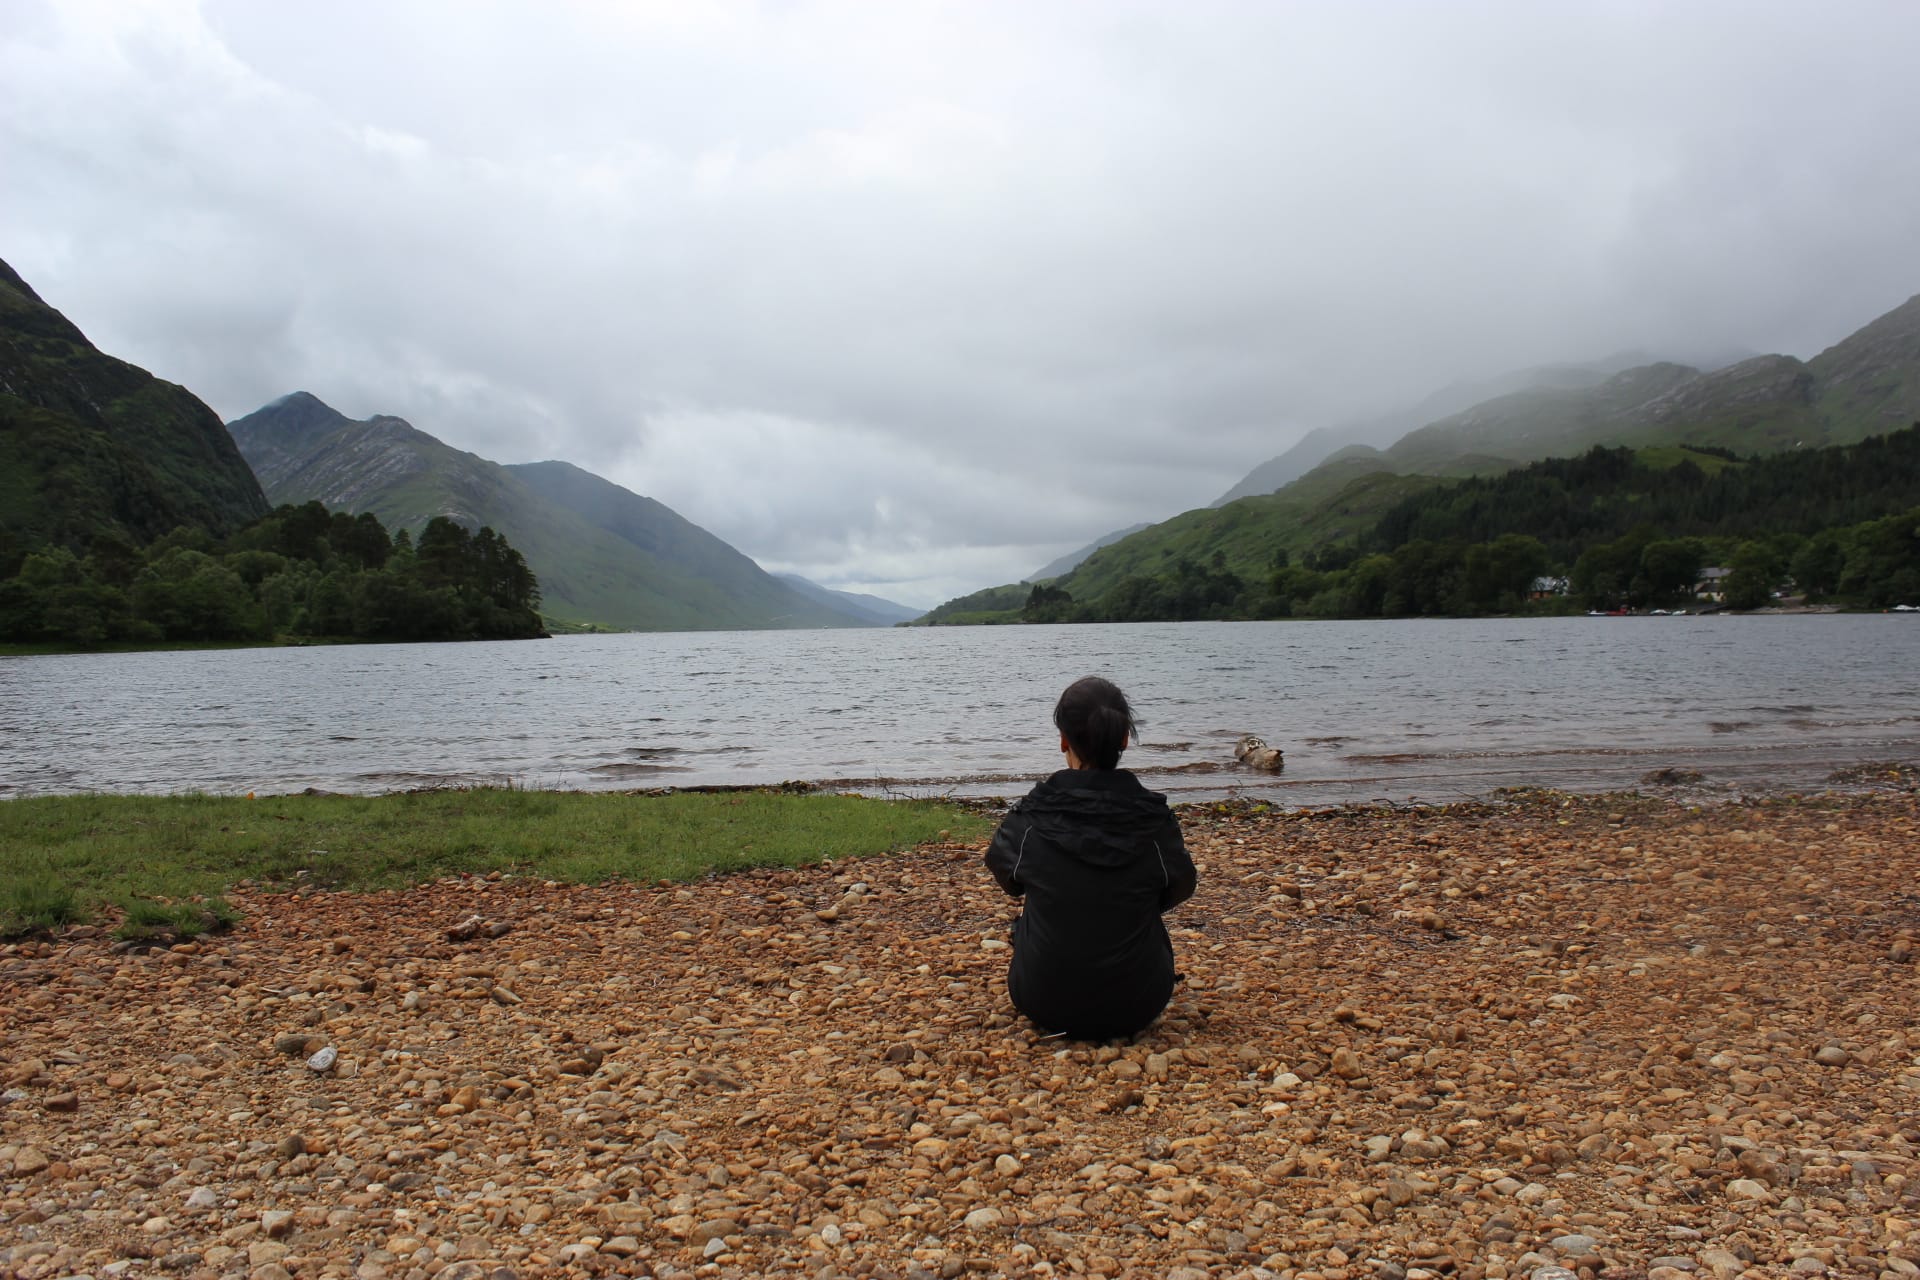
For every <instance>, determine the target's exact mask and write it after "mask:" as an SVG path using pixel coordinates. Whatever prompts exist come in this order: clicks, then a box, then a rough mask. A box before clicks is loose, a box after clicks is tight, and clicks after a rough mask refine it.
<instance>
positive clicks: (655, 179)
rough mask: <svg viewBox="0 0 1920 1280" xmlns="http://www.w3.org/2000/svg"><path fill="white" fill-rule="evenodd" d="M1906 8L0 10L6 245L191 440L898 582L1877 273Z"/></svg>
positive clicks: (1779, 308)
mask: <svg viewBox="0 0 1920 1280" xmlns="http://www.w3.org/2000/svg"><path fill="white" fill-rule="evenodd" d="M1916 54H1920V4H1914V3H1912V2H1911V0H1893V2H1890V3H1885V4H1871V3H1844V2H1840V3H1831V4H1818V5H1815V4H1811V3H1795V4H1768V3H1755V2H1754V0H1741V2H1739V3H1727V4H1713V3H1699V2H1687V3H1680V2H1678V0H1675V2H1672V3H1659V4H1650V3H1634V2H1631V0H1592V2H1591V3H1586V4H1563V3H1538V2H1536V0H1522V2H1517V3H1462V2H1457V0H1445V2H1442V0H1421V2H1419V3H1407V4H1386V3H1379V4H1369V3H1352V2H1350V0H1330V2H1329V3H1324V4H1291V3H1279V2H1277V0H1275V2H1272V3H1259V2H1256V0H1237V2H1233V3H1206V2H1204V0H1202V2H1199V3H1196V2H1194V0H1161V2H1160V3H1148V4H1134V3H1122V2H1114V0H1097V2H1096V0H1086V2H1084V3H1069V2H1067V0H1051V2H1050V0H1023V2H1020V3H1004V4H996V3H956V4H953V5H925V4H914V3H899V2H896V0H859V2H858V3H846V4H814V3H808V2H807V0H795V2H787V3H767V4H761V5H755V4H735V3H706V2H704V0H667V2H665V3H657V4H652V3H634V2H630V0H617V2H616V0H607V2H606V3H600V4H586V3H579V4H563V3H553V2H541V3H536V2H534V0H522V2H515V0H415V2H409V0H377V2H367V3H359V2H354V0H347V2H344V3H343V2H338V0H334V2H330V3H328V4H326V5H305V4H283V3H278V2H277V0H234V2H232V3H226V2H221V0H206V2H205V3H199V4H195V3H191V2H189V0H100V2H98V3H92V2H89V0H51V2H49V3H45V4H42V3H37V2H34V0H0V258H5V259H6V260H7V261H9V262H11V263H12V264H13V266H14V267H15V268H16V269H17V270H19V271H20V273H21V274H22V275H23V276H25V277H26V279H27V280H28V281H29V282H30V283H31V284H33V285H34V287H35V288H36V289H37V290H38V291H39V292H40V294H41V295H42V296H43V297H45V298H46V299H47V300H48V301H49V302H51V303H52V304H53V305H55V306H57V307H59V308H61V309H62V310H63V311H65V312H66V314H67V315H68V316H69V317H70V318H71V319H73V320H74V321H75V322H76V323H78V324H79V325H80V326H81V327H82V328H83V329H85V330H86V331H87V333H88V335H89V336H90V337H91V338H93V340H94V341H95V342H96V343H98V344H99V345H100V346H101V347H102V348H103V349H105V350H107V351H109V352H111V353H113V354H116V355H119V356H122V357H125V358H127V359H130V360H133V361H134V362H136V363H138V364H141V365H143V366H145V367H147V368H150V369H152V370H153V371H154V372H155V373H157V374H159V375H160V376H162V377H165V378H168V379H171V380H173V381H176V382H181V383H184V384H185V385H186V386H188V387H189V388H191V389H192V390H193V391H195V392H196V393H198V394H199V395H200V396H201V397H202V398H204V399H205V400H207V401H208V402H209V403H210V404H212V405H213V406H214V408H215V409H216V410H218V411H219V413H220V414H221V416H222V417H224V418H227V419H232V418H235V417H238V416H240V415H242V414H244V413H247V412H249V411H251V410H252V409H255V408H257V407H259V406H260V405H261V404H263V403H265V402H267V401H268V400H271V399H273V398H275V397H276V396H279V395H281V394H283V393H285V392H288V391H292V390H295V389H304V390H307V391H311V392H313V393H314V394H316V395H318V396H320V397H321V398H322V399H324V400H326V401H328V402H329V403H331V404H332V405H334V406H335V407H336V408H338V409H340V410H341V411H343V412H345V413H347V414H349V415H351V416H353V417H364V416H368V415H370V414H374V413H393V414H398V415H400V416H402V417H405V418H407V419H409V420H410V421H412V422H413V423H414V425H416V426H418V427H420V428H421V429H423V430H425V431H428V432H430V433H432V434H433V435H436V436H439V437H440V438H441V439H443V440H446V441H448V442H450V443H452V444H454V445H457V446H459V447H461V448H465V449H471V450H473V451H474V452H476V453H479V454H481V455H483V456H485V457H489V458H493V459H496V460H498V461H502V462H523V461H531V460H535V459H541V458H550V457H557V458H564V459H566V460H568V461H570V462H574V463H577V464H579V465H581V466H583V467H586V468H588V469H589V470H592V471H596V472H599V473H600V474H602V475H605V476H607V477H608V478H610V479H613V480H616V481H618V482H620V483H622V484H625V485H627V486H628V487H629V488H632V489H634V490H636V491H638V492H641V493H645V494H649V495H651V496H653V497H656V498H658V499H660V500H661V501H663V502H666V503H667V504H668V505H670V506H672V507H674V508H675V509H676V510H678V511H680V512H681V513H682V514H683V515H685V516H687V517H688V518H690V519H692V520H694V521H696V522H697V523H699V524H701V525H704V526H705V527H706V528H708V529H711V530H712V531H713V532H715V533H717V534H719V535H720V536H721V537H723V538H725V539H727V540H728V541H730V542H732V543H733V544H734V545H735V546H738V547H739V548H740V549H741V550H743V551H745V552H747V553H748V554H749V555H752V556H754V557H755V558H756V559H758V560H759V561H760V562H761V563H762V564H763V565H765V566H767V567H769V568H774V569H790V570H795V571H798V572H801V573H804V574H806V575H807V576H809V577H811V578H814V579H815V580H817V581H820V582H824V583H827V584H829V585H835V586H845V587H851V588H854V589H866V590H873V591H877V592H878V593H880V594H883V595H889V596H892V597H894V598H896V599H899V600H902V601H904V602H907V603H911V604H919V605H930V604H934V603H937V602H938V601H939V600H941V599H944V598H946V597H948V596H951V595H953V594H957V593H959V592H963V591H968V590H972V589H974V588H977V587H980V586H985V585H990V584H994V583H999V582H1005V581H1010V580H1014V579H1017V578H1019V577H1021V576H1023V575H1025V574H1028V573H1031V572H1032V571H1033V570H1035V569H1037V568H1038V567H1039V566H1040V565H1041V564H1043V563H1045V562H1046V561H1047V560H1049V559H1051V558H1053V557H1054V556H1055V555H1057V554H1059V553H1061V552H1062V551H1065V550H1068V549H1070V548H1071V547H1073V546H1077V545H1080V544H1082V543H1085V542H1087V541H1090V540H1092V539H1093V538H1094V537H1095V536H1097V535H1099V534H1102V533H1105V532H1107V531H1109V530H1111V529H1114V528H1118V527H1121V526H1125V525H1128V524H1132V523H1134V522H1136V521H1140V520H1158V519H1163V518H1165V517H1167V516H1169V515H1172V514H1174V513H1175V512H1178V511H1181V510H1185V509H1187V508H1190V507H1194V506H1200V505H1203V504H1205V503H1206V502H1208V501H1210V500H1211V499H1213V498H1214V497H1216V496H1217V495H1218V494H1220V493H1221V492H1222V491H1224V490H1225V489H1227V488H1228V487H1229V486H1230V485H1232V484H1233V483H1234V482H1235V481H1236V480H1238V479H1239V478H1240V477H1241V476H1242V475H1243V474H1245V472H1246V471H1248V470H1249V469H1250V468H1252V467H1253V466H1254V465H1255V464H1257V463H1259V462H1261V461H1262V460H1264V459H1266V458H1268V457H1270V456H1272V455H1273V454H1276V453H1278V452H1280V451H1282V450H1283V449H1285V448H1286V447H1287V446H1288V445H1290V444H1291V443H1293V441H1294V440H1296V439H1297V438H1298V437H1299V436H1300V435H1301V434H1303V433H1304V432H1305V431H1307V430H1309V429H1311V428H1312V427H1315V426H1321V425H1329V424H1335V423H1338V422H1340V421H1342V420H1345V419H1351V418H1353V417H1356V416H1359V415H1365V414H1368V413H1373V412H1379V411H1382V410H1386V409H1391V408H1395V407H1397V406H1399V405H1401V404H1404V403H1408V402H1412V401H1414V400H1417V399H1419V398H1420V397H1421V396H1423V395H1425V394H1426V393H1427V392H1429V391H1432V390H1434V389H1435V388H1437V387H1439V386H1442V385H1444V384H1446V383H1448V382H1450V381H1453V380H1456V379H1459V378H1465V377H1477V376H1485V375H1490V374H1494V373H1498V372H1501V371H1503V370H1508V369H1513V368H1519V367H1524V366H1528V365H1533V364H1538V363H1544V362H1551V361H1561V360H1585V359H1598V358H1601V357H1604V356H1607V355H1609V354H1611V353H1614V352H1617V351H1621V350H1628V349H1632V350H1644V351H1650V352H1654V353H1657V354H1662V355H1667V354H1671V355H1675V356H1679V357H1682V358H1685V357H1687V356H1695V355H1704V354H1706V353H1709V352H1718V351H1726V350H1742V349H1745V350H1754V351H1786V352H1790V353H1792V354H1795V355H1801V356H1806V355H1811V354H1813V353H1814V352H1815V351H1817V350H1819V349H1820V348H1821V347H1823V346H1825V345H1828V344H1829V343H1831V342H1833V341H1836V340H1838V339H1839V338H1840V337H1842V336H1844V335H1845V334H1846V333H1848V332H1849V331H1851V330H1852V329H1854V328H1857V327H1858V326H1859V325H1861V324H1863V323H1865V322H1866V321H1867V320H1869V319H1871V318H1873V317H1874V316H1876V315H1878V314H1880V313H1881V312H1884V311H1886V310H1888V309H1889V308H1891V307H1893V306H1895V305H1897V304H1899V303H1900V302H1902V301H1904V300H1905V299H1906V298H1907V297H1909V296H1910V295H1912V294H1913V293H1915V292H1920V75H1916V74H1915V71H1914V61H1915V56H1916Z"/></svg>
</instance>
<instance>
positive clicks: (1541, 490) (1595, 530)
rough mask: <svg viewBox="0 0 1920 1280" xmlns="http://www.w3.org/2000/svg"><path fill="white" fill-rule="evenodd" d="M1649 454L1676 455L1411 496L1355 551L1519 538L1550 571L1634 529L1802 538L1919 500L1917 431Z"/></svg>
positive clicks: (1575, 466) (1565, 463) (1595, 459)
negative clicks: (1656, 462)
mask: <svg viewBox="0 0 1920 1280" xmlns="http://www.w3.org/2000/svg"><path fill="white" fill-rule="evenodd" d="M1648 453H1649V454H1650V455H1653V456H1658V455H1661V454H1666V455H1668V456H1670V457H1672V456H1674V455H1678V456H1677V458H1675V461H1674V465H1672V466H1664V467H1663V466H1649V465H1647V462H1646V461H1645V460H1644V458H1643V457H1642V456H1641V455H1638V454H1636V453H1635V452H1634V451H1633V450H1631V449H1609V448H1604V447H1601V448H1594V449H1590V450H1588V451H1587V452H1586V453H1584V454H1581V455H1580V456H1578V457H1574V458H1550V459H1547V460H1546V461H1543V462H1536V463H1533V464H1531V465H1529V466H1526V467H1521V468H1518V469H1516V470H1513V471H1508V472H1505V473H1504V474H1501V475H1497V476H1481V477H1477V478H1474V479H1469V480H1463V481H1461V482H1460V483H1458V484H1454V485H1449V486H1447V487H1445V488H1440V489H1429V490H1427V491H1425V492H1423V493H1417V494H1414V495H1412V496H1411V497H1408V498H1406V499H1404V500H1402V501H1401V502H1399V503H1397V504H1395V505H1394V506H1393V507H1392V508H1391V509H1389V510H1388V511H1386V512H1385V513H1384V514H1382V516H1381V517H1380V519H1379V521H1378V522H1377V523H1376V524H1375V525H1374V527H1373V528H1372V529H1371V530H1370V531H1369V532H1368V533H1367V534H1366V535H1365V536H1364V537H1363V538H1361V539H1360V550H1361V551H1363V552H1378V551H1392V550H1393V549H1395V548H1396V547H1400V546H1402V545H1404V544H1406V543H1409V542H1415V541H1421V540H1425V541H1429V542H1440V543H1449V542H1457V543H1466V544H1471V543H1475V542H1491V541H1492V540H1494V539H1495V538H1498V537H1499V536H1500V535H1501V534H1504V533H1519V534H1526V535H1528V536H1531V537H1535V538H1538V539H1540V540H1541V542H1542V543H1543V544H1544V545H1545V546H1546V548H1547V551H1548V553H1549V554H1550V555H1551V556H1552V558H1553V560H1554V561H1555V562H1556V563H1560V564H1568V565H1571V564H1572V563H1573V562H1574V560H1576V559H1577V558H1578V557H1579V556H1580V555H1581V553H1582V552H1584V551H1585V550H1586V549H1587V548H1589V547H1592V546H1593V545H1595V544H1597V543H1601V542H1613V541H1617V540H1619V539H1623V538H1626V537H1628V536H1629V535H1631V534H1633V533H1634V532H1635V531H1636V530H1639V529H1647V528H1651V529H1657V530H1660V531H1661V532H1662V533H1663V534H1664V535H1666V536H1667V537H1669V538H1738V539H1742V540H1747V541H1759V540H1765V539H1768V538H1771V537H1774V536H1776V535H1779V534H1783V533H1797V534H1800V535H1802V536H1811V535H1812V534H1814V533H1817V532H1819V531H1821V530H1823V529H1836V528H1842V527H1846V526H1849V525H1855V524H1860V523H1863V522H1865V521H1868V520H1874V519H1879V518H1882V517H1885V516H1888V515H1891V514H1893V513H1895V512H1898V511H1903V510H1905V509H1906V508H1908V507H1910V506H1912V505H1913V504H1914V503H1915V502H1916V501H1920V425H1916V426H1913V427H1908V428H1906V429H1905V430H1902V431H1895V432H1891V433H1889V434H1887V435H1884V436H1873V437H1871V438H1869V439H1866V440H1862V441H1861V442H1859V443H1858V444H1850V445H1835V446H1831V447H1828V448H1824V449H1801V450H1796V451H1794V452H1791V453H1776V454H1769V455H1766V456H1762V457H1754V458H1749V459H1747V460H1746V461H1745V462H1735V461H1733V459H1732V455H1731V453H1730V451H1728V450H1725V449H1714V448H1707V447H1704V446H1698V445H1687V446H1683V447H1681V448H1678V449H1672V450H1650V451H1648Z"/></svg>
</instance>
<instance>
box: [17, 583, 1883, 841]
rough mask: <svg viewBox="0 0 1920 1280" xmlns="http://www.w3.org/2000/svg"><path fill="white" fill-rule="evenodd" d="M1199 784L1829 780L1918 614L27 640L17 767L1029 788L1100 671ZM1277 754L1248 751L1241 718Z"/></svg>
mask: <svg viewBox="0 0 1920 1280" xmlns="http://www.w3.org/2000/svg"><path fill="white" fill-rule="evenodd" d="M1088 673H1099V674H1103V675H1106V676H1108V677H1110V678H1112V679H1113V680H1115V681H1116V682H1117V683H1119V684H1120V685H1121V687H1122V688H1124V689H1126V690H1127V691H1128V693H1129V694H1130V695H1131V696H1132V697H1133V699H1134V703H1135V709H1136V711H1137V713H1138V715H1139V718H1140V719H1141V721H1142V737H1143V741H1142V742H1141V744H1140V745H1139V746H1137V747H1135V748H1134V749H1133V750H1131V751H1129V752H1128V753H1127V757H1126V763H1127V764H1128V765H1129V766H1130V767H1132V768H1134V769H1136V770H1137V771H1138V772H1140V773H1141V774H1142V775H1143V776H1144V777H1145V778H1146V779H1147V781H1148V783H1149V785H1152V786H1154V787H1155V788H1156V789H1159V790H1164V791H1167V792H1169V793H1171V794H1174V795H1175V796H1176V797H1177V798H1188V799H1192V798H1201V797H1210V796H1220V795H1224V794H1243V795H1259V796H1265V797H1270V798H1273V799H1276V800H1278V801H1280V802H1282V803H1285V804H1300V805H1307V804H1316V805H1317V804H1328V803H1345V802H1365V801H1375V800H1392V801H1407V800H1417V801H1423V802H1447V801H1454V800H1459V799H1463V798H1467V797H1471V796H1481V795H1486V794H1488V793H1490V792H1492V791H1493V790H1495V789H1496V788H1500V787H1507V786H1523V785H1527V786H1530V785H1541V786H1554V787H1563V788H1568V789H1575V790H1598V789H1612V788H1619V787H1626V786H1631V785H1633V784H1634V783H1635V782H1636V780H1638V779H1639V778H1640V777H1641V775H1643V774H1644V773H1646V772H1648V771H1649V770H1652V769H1655V768H1661V767H1678V768H1686V769H1693V770H1697V771H1699V772H1701V773H1703V774H1705V775H1706V778H1707V782H1708V785H1709V786H1710V787H1722V788H1741V789H1759V788H1776V787H1787V788H1793V789H1802V790H1805V789H1817V788H1819V787H1820V786H1822V785H1823V784H1824V783H1825V780H1826V779H1827V777H1828V775H1829V774H1831V773H1833V772H1834V771H1835V770H1836V769H1839V768H1841V767H1844V766H1848V765H1854V764H1860V763H1863V762H1871V761H1885V760H1915V759H1920V688H1917V687H1916V686H1917V685H1920V680H1916V675H1917V674H1920V616H1908V615H1823V616H1786V617H1726V616H1720V617H1675V618H1565V619H1526V620H1519V619H1515V620H1505V619H1500V620H1478V621H1426V620H1421V621H1404V622H1272V623H1184V624H1181V623H1168V624H1141V625H1121V626H1080V627H1069V626H1061V627H985V628H939V629H913V630H877V631H801V632H793V631H786V632H725V633H714V632H707V633H695V634H646V635H615V636H572V637H565V638H560V639H555V640H548V641H526V642H519V643H494V644H457V645H455V644H442V645H369V646H341V647H328V648H312V649H251V650H223V651H212V652H192V653H136V654H95V655H74V656H56V657H30V658H12V659H0V795H27V794H36V793H46V792H79V791H136V792H177V791H187V790H197V791H208V792H214V793H239V792H247V791H255V792H259V793H263V794H264V793H270V792H289V791H299V790H302V789H303V788H307V787H318V788H321V789H323V790H329V791H350V792H383V791H393V790H405V789H409V788H415V787H428V786H439V785H449V784H463V783H496V784H497V783H505V782H511V783H513V784H514V785H517V786H523V787H540V788H583V789H585V788H591V789H632V788H652V787H668V786H702V785H730V784H747V783H777V782H784V781H790V780H794V781H808V782H818V783H828V784H833V785H837V786H840V787H844V788H848V789H861V790H868V791H875V792H891V793H904V794H916V795H924V794H953V795H962V796H988V795H1016V794H1019V793H1020V792H1022V791H1024V790H1025V789H1026V788H1027V786H1029V785H1030V784H1031V782H1032V780H1033V779H1034V778H1035V777H1036V776H1038V775H1041V774H1044V773H1047V772H1049V771H1050V770H1052V769H1054V768H1057V767H1059V765H1060V755H1059V751H1058V748H1057V735H1056V734H1055V733H1054V732H1053V730H1052V727H1051V724H1050V722H1049V717H1050V715H1051V711H1052V705H1053V700H1054V698H1055V697H1056V696H1057V695H1058V694H1059V691H1060V690H1061V689H1062V688H1063V687H1064V686H1065V685H1066V684H1067V683H1069V682H1070V681H1071V680H1073V679H1074V678H1076V677H1078V676H1081V675H1084V674H1088ZM1247 733H1257V734H1260V735H1261V736H1263V737H1265V738H1266V739H1267V741H1268V742H1270V743H1271V744H1273V745H1275V746H1278V747H1281V748H1283V749H1284V750H1285V751H1286V758H1287V766H1286V771H1285V772H1284V773H1283V774H1281V775H1280V776H1278V777H1269V776H1266V775H1258V774H1251V773H1248V772H1246V771H1245V770H1242V769H1240V768H1239V767H1238V766H1236V765H1235V764H1234V763H1233V759H1232V747H1233V743H1234V741H1235V740H1236V739H1238V738H1239V737H1240V736H1241V735H1242V734H1247Z"/></svg>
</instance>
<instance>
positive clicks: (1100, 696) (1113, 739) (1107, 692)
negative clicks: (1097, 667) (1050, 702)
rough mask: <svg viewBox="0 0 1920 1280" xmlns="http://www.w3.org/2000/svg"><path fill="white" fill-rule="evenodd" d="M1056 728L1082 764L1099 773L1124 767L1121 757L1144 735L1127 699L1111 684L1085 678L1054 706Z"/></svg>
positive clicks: (1076, 683)
mask: <svg viewBox="0 0 1920 1280" xmlns="http://www.w3.org/2000/svg"><path fill="white" fill-rule="evenodd" d="M1053 725H1054V728H1056V729H1058V730H1060V732H1061V733H1063V734H1065V735H1066V739H1067V745H1068V746H1070V747H1072V748H1073V754H1075V755H1077V756H1079V757H1080V759H1081V761H1082V762H1084V763H1086V764H1089V765H1091V766H1093V767H1094V768H1096V769H1111V768H1113V767H1115V766H1116V765H1118V764H1119V763H1120V753H1121V752H1122V751H1125V750H1126V749H1127V743H1129V742H1131V741H1132V740H1133V739H1134V738H1136V737H1138V736H1139V734H1140V726H1139V725H1137V724H1135V723H1134V721H1133V708H1132V707H1130V706H1128V705H1127V695H1126V694H1124V693H1122V692H1120V689H1119V687H1118V686H1116V685H1115V684H1114V683H1113V681H1111V680H1103V679H1101V678H1100V677H1099V676H1083V677H1082V678H1080V679H1078V680H1075V681H1074V682H1073V683H1072V684H1070V685H1068V686H1067V691H1066V692H1065V693H1063V694H1061V695H1060V701H1059V702H1057V703H1055V704H1054V708H1053Z"/></svg>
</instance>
